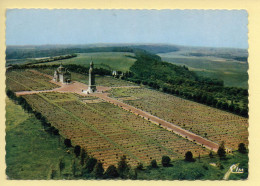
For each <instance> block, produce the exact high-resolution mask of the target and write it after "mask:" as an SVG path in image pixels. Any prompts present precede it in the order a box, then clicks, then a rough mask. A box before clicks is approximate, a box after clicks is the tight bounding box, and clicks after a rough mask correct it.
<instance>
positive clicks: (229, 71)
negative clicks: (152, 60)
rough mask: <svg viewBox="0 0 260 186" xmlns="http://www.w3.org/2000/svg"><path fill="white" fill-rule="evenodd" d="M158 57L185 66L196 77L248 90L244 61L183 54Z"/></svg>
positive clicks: (165, 54)
mask: <svg viewBox="0 0 260 186" xmlns="http://www.w3.org/2000/svg"><path fill="white" fill-rule="evenodd" d="M158 55H159V56H160V57H162V60H164V61H167V62H171V63H173V64H177V65H185V66H187V67H188V68H189V69H190V70H192V71H195V72H196V73H197V74H198V75H202V76H205V77H209V78H215V79H221V80H223V81H224V85H225V86H233V87H241V88H248V82H247V81H248V73H247V70H248V63H247V62H245V61H237V60H234V59H227V58H223V57H216V56H189V55H188V54H187V55H186V54H185V53H184V52H170V53H160V54H158ZM212 55H213V54H212Z"/></svg>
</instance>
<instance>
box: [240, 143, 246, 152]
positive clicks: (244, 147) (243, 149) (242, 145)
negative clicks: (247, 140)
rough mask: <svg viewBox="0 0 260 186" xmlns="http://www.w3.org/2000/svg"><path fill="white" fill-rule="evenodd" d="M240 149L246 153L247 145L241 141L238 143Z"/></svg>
mask: <svg viewBox="0 0 260 186" xmlns="http://www.w3.org/2000/svg"><path fill="white" fill-rule="evenodd" d="M238 151H239V152H240V153H242V154H245V153H246V146H245V144H244V143H239V145H238Z"/></svg>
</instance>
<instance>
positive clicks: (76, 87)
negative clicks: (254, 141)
mask: <svg viewBox="0 0 260 186" xmlns="http://www.w3.org/2000/svg"><path fill="white" fill-rule="evenodd" d="M37 73H38V72H37ZM39 73H40V72H39ZM51 82H52V83H55V84H58V85H60V86H61V87H59V88H55V89H52V90H42V91H21V92H16V95H17V96H20V95H26V94H37V93H42V92H61V93H63V92H71V93H77V94H79V95H82V96H96V97H98V98H101V99H103V100H104V101H107V102H109V103H112V104H114V105H117V106H119V107H121V108H123V109H125V110H128V111H130V112H132V113H134V114H136V115H140V116H142V117H143V118H144V119H146V120H149V121H151V122H152V123H155V124H157V125H161V126H163V127H164V128H165V129H167V130H170V131H173V132H174V133H176V134H178V135H180V136H182V137H184V138H187V139H188V140H190V141H192V142H196V143H197V144H200V145H203V146H204V147H206V148H208V149H209V150H212V151H215V152H217V150H218V147H219V145H218V144H217V143H214V142H212V141H210V140H207V139H205V138H203V137H201V136H199V135H197V134H194V133H192V132H190V131H187V130H185V129H183V128H181V127H179V126H177V125H175V124H173V123H170V122H167V121H165V120H163V119H160V118H158V117H156V116H154V115H151V114H150V113H148V112H145V111H143V110H140V109H138V108H135V107H133V106H131V105H128V104H126V103H123V102H121V101H119V100H116V99H113V98H111V97H109V96H108V93H103V92H104V91H107V90H110V89H111V88H113V87H104V86H97V90H98V93H93V94H85V93H83V92H82V90H87V88H88V86H87V85H86V84H83V83H80V82H77V81H75V82H73V83H71V84H61V83H57V82H53V81H51ZM125 87H126V86H125ZM129 87H132V86H129ZM115 88H116V87H115Z"/></svg>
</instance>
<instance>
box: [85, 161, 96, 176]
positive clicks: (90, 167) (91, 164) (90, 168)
mask: <svg viewBox="0 0 260 186" xmlns="http://www.w3.org/2000/svg"><path fill="white" fill-rule="evenodd" d="M96 163H97V159H96V158H89V159H88V161H87V163H86V169H87V172H89V173H90V172H92V171H93V169H94V167H95V165H96Z"/></svg>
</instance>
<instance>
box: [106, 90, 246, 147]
mask: <svg viewBox="0 0 260 186" xmlns="http://www.w3.org/2000/svg"><path fill="white" fill-rule="evenodd" d="M111 96H112V97H114V98H117V99H119V100H121V101H123V102H125V103H128V104H130V105H132V106H134V107H136V108H139V109H141V110H144V111H147V112H149V113H150V114H152V115H155V116H158V117H159V118H161V119H164V120H166V121H168V122H171V123H173V124H176V125H178V126H180V127H182V128H184V129H186V130H189V131H191V132H193V133H195V134H198V135H200V136H202V137H204V138H207V139H209V140H211V141H213V142H216V143H218V144H220V143H221V142H222V141H224V142H225V144H226V147H228V148H231V149H237V148H238V144H239V143H245V144H248V130H247V129H248V120H247V118H243V117H240V116H237V115H234V114H231V113H228V112H225V111H221V110H218V109H215V108H212V107H208V106H205V105H202V104H198V103H195V102H192V101H188V100H184V99H181V98H178V97H175V96H172V95H169V94H164V93H161V92H158V91H154V90H150V89H146V88H139V89H127V88H120V89H112V90H111Z"/></svg>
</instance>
